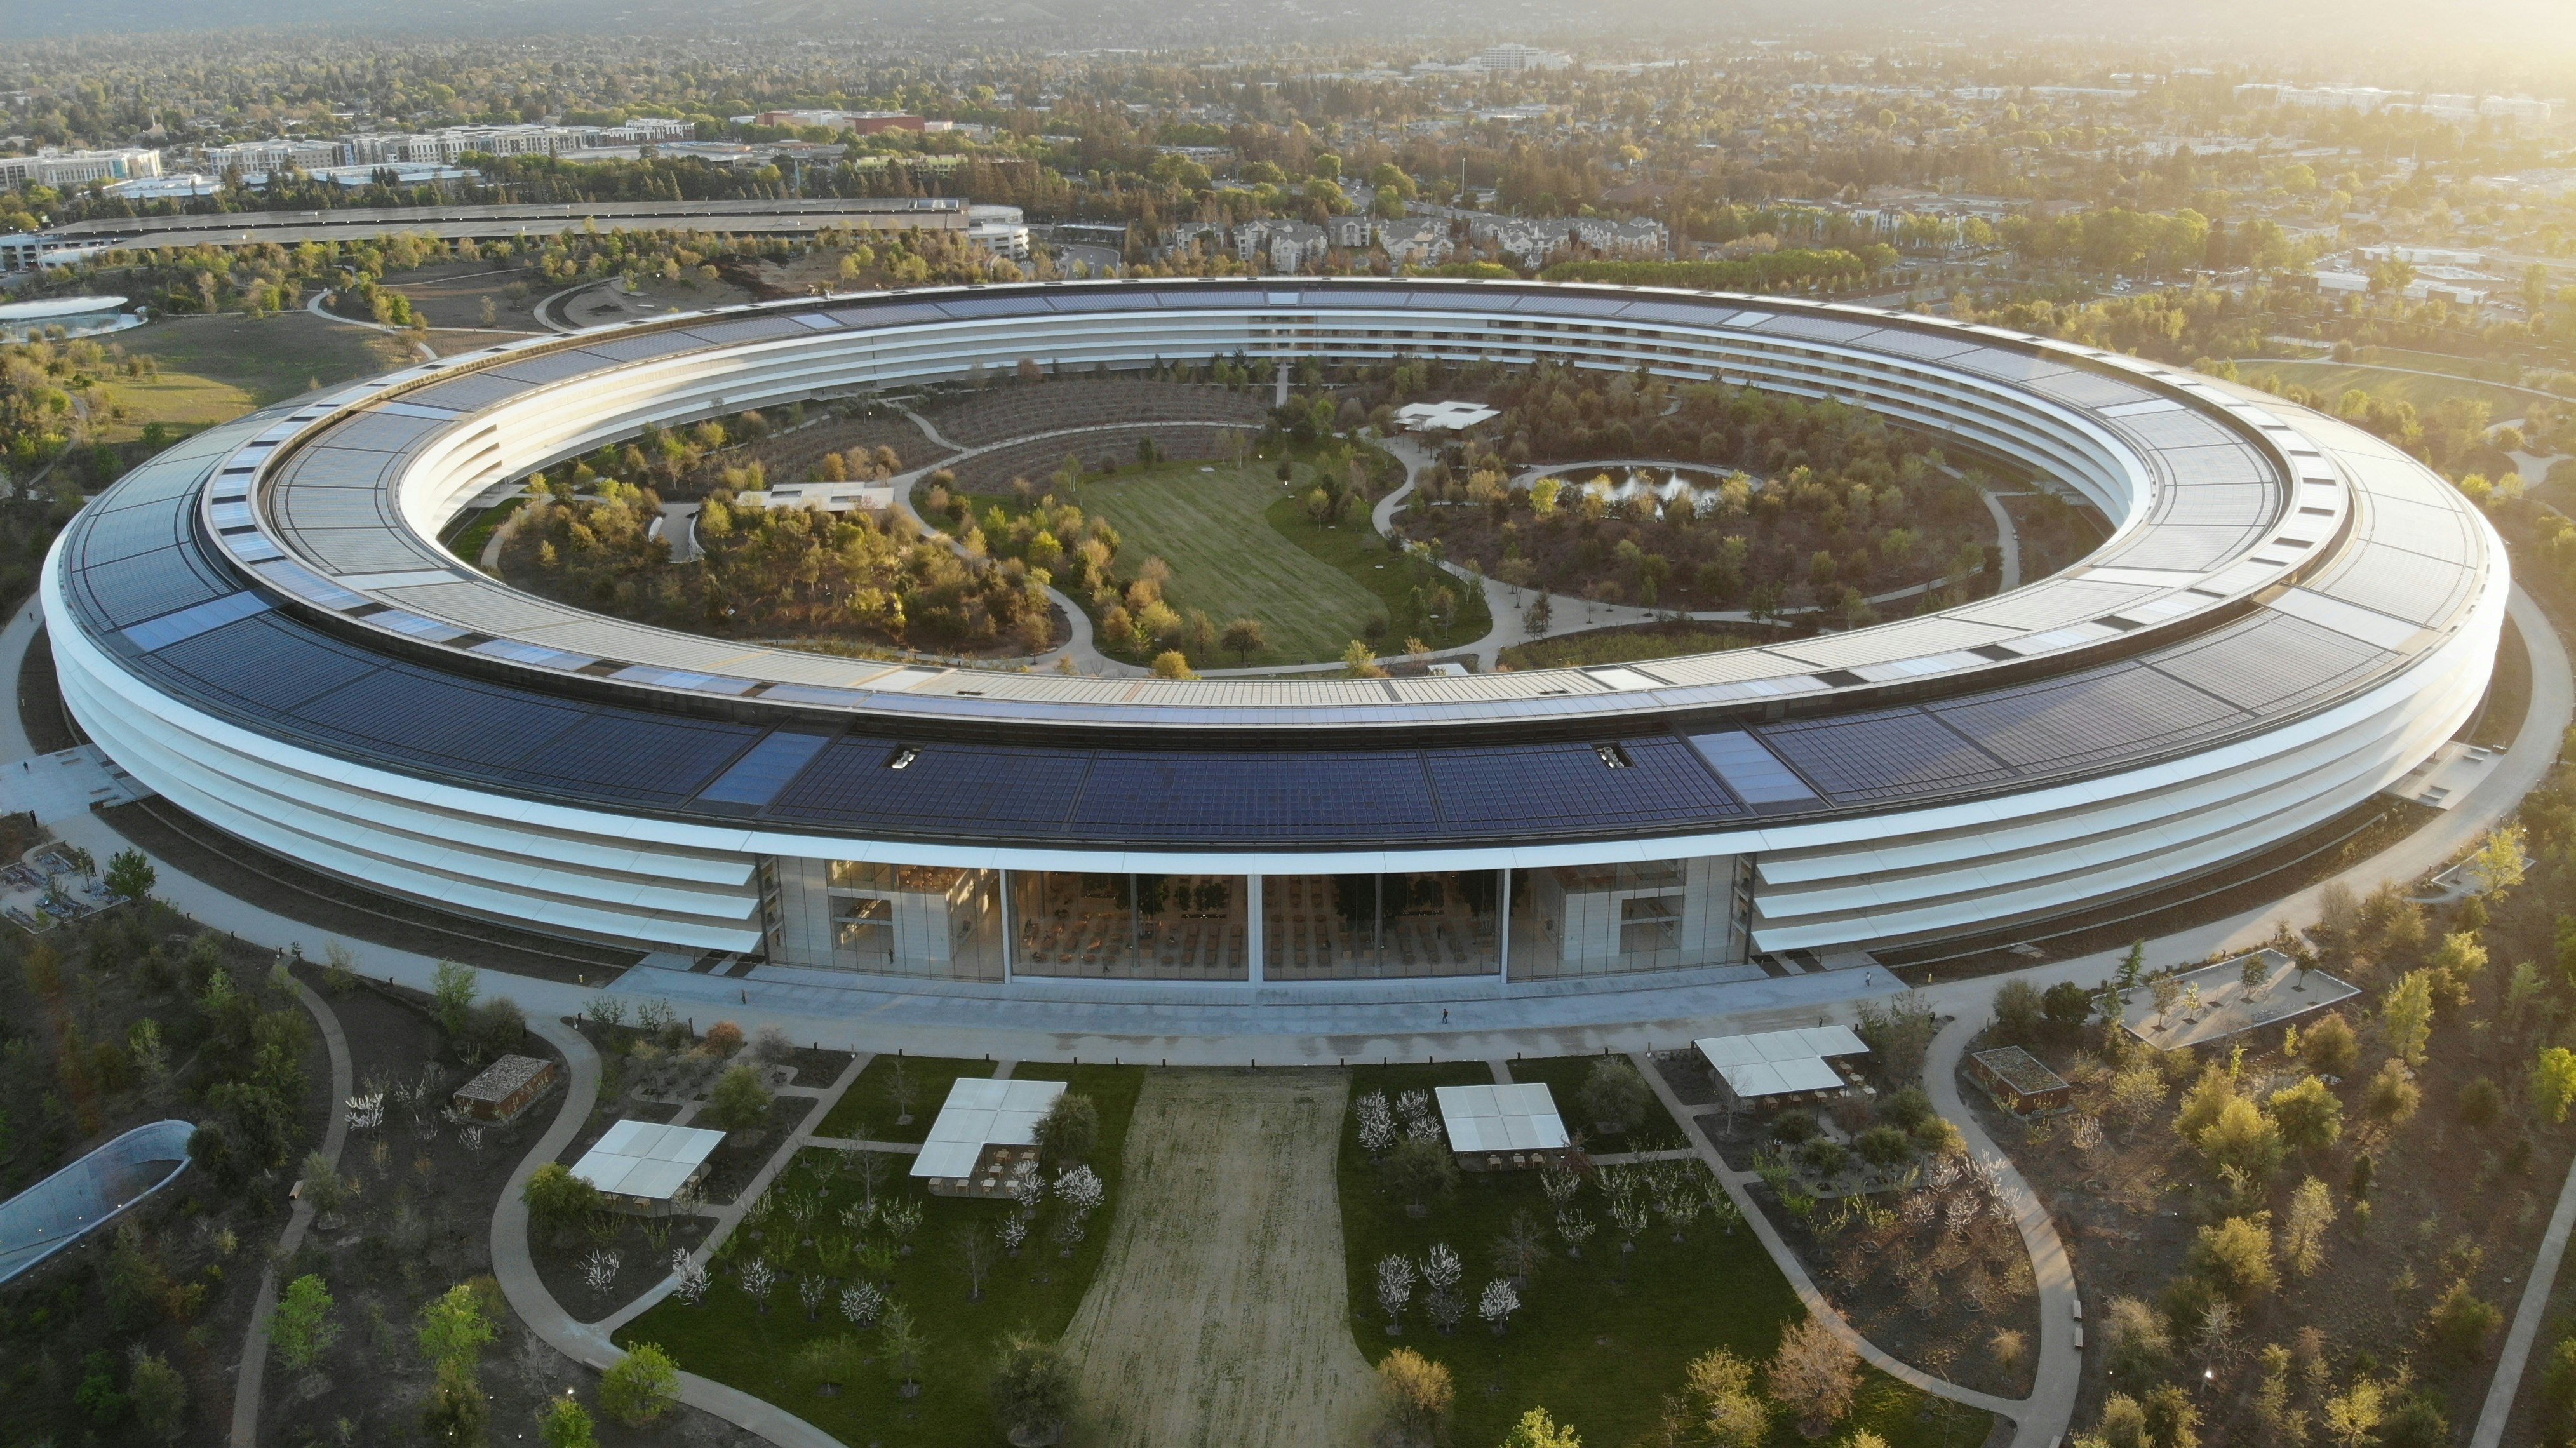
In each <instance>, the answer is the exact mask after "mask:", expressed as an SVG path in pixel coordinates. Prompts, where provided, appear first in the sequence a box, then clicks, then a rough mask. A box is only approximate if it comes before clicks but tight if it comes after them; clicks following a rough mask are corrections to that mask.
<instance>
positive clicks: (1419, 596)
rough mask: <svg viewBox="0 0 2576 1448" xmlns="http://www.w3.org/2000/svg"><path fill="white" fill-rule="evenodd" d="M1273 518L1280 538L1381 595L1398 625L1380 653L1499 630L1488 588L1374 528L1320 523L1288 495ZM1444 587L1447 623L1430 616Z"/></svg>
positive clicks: (1454, 642) (1443, 645)
mask: <svg viewBox="0 0 2576 1448" xmlns="http://www.w3.org/2000/svg"><path fill="white" fill-rule="evenodd" d="M1301 485H1302V479H1301ZM1281 491H1282V492H1286V491H1287V490H1286V489H1281ZM1269 519H1270V526H1271V528H1272V530H1273V531H1275V532H1276V533H1277V534H1278V535H1279V536H1280V537H1283V538H1286V539H1287V540H1288V541H1289V542H1291V543H1294V544H1296V545H1297V546H1298V547H1299V548H1301V549H1303V550H1305V552H1306V553H1307V554H1308V555H1309V556H1311V557H1313V558H1314V559H1315V560H1316V561H1318V562H1321V563H1324V564H1328V565H1330V566H1331V567H1333V568H1336V569H1339V570H1340V571H1341V572H1342V573H1343V574H1344V575H1345V576H1346V577H1348V578H1350V579H1351V580H1352V581H1354V582H1356V583H1357V584H1358V585H1359V586H1360V587H1362V588H1365V589H1367V590H1368V591H1369V592H1370V593H1371V594H1373V595H1374V596H1375V598H1376V601H1377V608H1378V611H1380V612H1382V613H1383V614H1384V615H1385V617H1386V618H1387V619H1388V620H1389V621H1390V623H1391V624H1392V627H1390V628H1389V629H1388V630H1387V635H1386V637H1385V638H1383V639H1381V640H1379V641H1378V643H1377V651H1378V652H1379V653H1380V654H1394V653H1398V652H1401V651H1402V649H1403V647H1404V641H1405V639H1406V638H1407V637H1410V636H1414V635H1417V634H1418V635H1419V636H1420V637H1421V639H1422V641H1423V642H1424V643H1427V644H1429V645H1431V648H1432V650H1433V652H1435V653H1436V652H1439V651H1441V650H1443V649H1453V648H1458V647H1461V646H1462V645H1466V644H1471V643H1474V642H1475V641H1476V640H1478V639H1480V638H1483V637H1484V636H1485V635H1486V634H1488V633H1490V632H1492V631H1493V627H1494V618H1493V614H1492V613H1491V611H1489V610H1488V609H1487V608H1486V607H1485V592H1484V590H1483V589H1481V588H1478V587H1476V586H1475V585H1473V584H1471V583H1468V582H1467V581H1465V580H1464V579H1459V578H1453V577H1451V576H1450V575H1449V574H1447V573H1444V572H1442V571H1441V570H1440V569H1438V568H1436V567H1434V566H1432V565H1431V564H1429V563H1426V562H1424V561H1422V560H1420V559H1418V558H1411V557H1407V556H1406V555H1404V554H1402V553H1400V552H1397V551H1395V550H1394V549H1391V548H1389V547H1388V546H1387V542H1386V540H1385V539H1384V538H1382V537H1380V536H1378V534H1377V533H1376V532H1375V531H1374V530H1373V529H1369V528H1365V527H1358V526H1354V525H1351V524H1343V525H1342V526H1340V527H1335V528H1325V527H1319V526H1318V525H1317V524H1316V523H1315V522H1314V520H1313V519H1311V518H1308V517H1307V516H1306V510H1305V507H1304V505H1303V504H1302V503H1301V502H1300V501H1299V500H1298V498H1297V497H1282V498H1279V499H1277V500H1276V501H1274V502H1272V503H1271V505H1270V508H1269ZM1442 588H1445V589H1447V590H1449V593H1450V595H1451V597H1452V598H1453V599H1454V601H1455V602H1454V608H1453V611H1452V613H1451V616H1450V622H1449V626H1448V627H1446V628H1440V627H1437V626H1435V625H1433V624H1432V623H1430V622H1429V621H1428V619H1426V618H1425V617H1424V612H1425V604H1426V601H1427V600H1428V599H1429V598H1430V596H1431V594H1432V592H1433V590H1435V589H1442ZM1359 637H1360V635H1359V634H1358V633H1356V632H1354V633H1348V634H1344V635H1343V636H1342V639H1341V642H1340V643H1339V644H1338V645H1335V646H1333V647H1330V648H1327V649H1325V650H1324V651H1323V652H1322V653H1320V654H1318V655H1316V656H1315V657H1317V658H1339V657H1340V656H1341V653H1342V650H1344V649H1346V648H1349V647H1350V644H1351V640H1353V639H1355V638H1359Z"/></svg>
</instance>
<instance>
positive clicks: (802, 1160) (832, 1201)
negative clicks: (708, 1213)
mask: <svg viewBox="0 0 2576 1448" xmlns="http://www.w3.org/2000/svg"><path fill="white" fill-rule="evenodd" d="M882 1063H883V1058H880V1059H879V1061H878V1062H877V1063H873V1064H882ZM914 1064H928V1063H921V1062H915V1063H914ZM952 1064H957V1063H952ZM977 1064H980V1063H977ZM1019 1074H1021V1075H1023V1076H1025V1077H1026V1078H1028V1079H1030V1080H1059V1081H1070V1082H1072V1083H1073V1089H1074V1090H1076V1091H1080V1092H1083V1093H1085V1094H1087V1095H1089V1096H1090V1097H1091V1098H1092V1100H1093V1101H1094V1102H1096V1103H1097V1104H1098V1105H1099V1107H1100V1142H1099V1146H1098V1148H1097V1149H1096V1150H1095V1151H1094V1152H1093V1154H1092V1162H1091V1165H1092V1167H1093V1169H1094V1170H1096V1171H1098V1172H1099V1173H1100V1175H1101V1178H1102V1180H1103V1181H1104V1182H1106V1183H1107V1185H1108V1188H1109V1195H1108V1201H1107V1204H1106V1205H1105V1206H1103V1207H1102V1209H1101V1210H1100V1211H1098V1212H1095V1213H1093V1214H1092V1216H1091V1219H1090V1221H1089V1222H1088V1223H1087V1224H1086V1230H1085V1232H1084V1235H1083V1240H1082V1241H1081V1242H1080V1243H1079V1244H1077V1245H1076V1246H1075V1247H1074V1248H1073V1251H1072V1255H1071V1256H1069V1257H1068V1256H1063V1255H1059V1252H1060V1249H1059V1248H1058V1247H1057V1245H1056V1243H1055V1241H1054V1239H1053V1237H1052V1236H1051V1235H1050V1234H1051V1232H1052V1230H1053V1228H1054V1224H1055V1214H1054V1211H1053V1209H1052V1208H1051V1207H1050V1208H1049V1209H1047V1210H1043V1211H1041V1212H1040V1213H1039V1216H1038V1222H1037V1229H1036V1230H1035V1231H1033V1232H1032V1233H1031V1234H1030V1236H1029V1240H1028V1243H1027V1245H1026V1246H1024V1247H1023V1248H1022V1249H1021V1252H1020V1255H1019V1256H1018V1257H1017V1258H1016V1259H1007V1258H1006V1259H1004V1260H1002V1261H1001V1262H1000V1263H999V1264H998V1265H997V1266H996V1267H995V1268H994V1270H993V1273H992V1275H991V1277H990V1278H989V1279H988V1280H987V1281H986V1283H985V1286H984V1293H985V1296H984V1300H983V1301H981V1302H969V1301H967V1277H966V1269H965V1266H964V1264H963V1262H962V1260H961V1259H960V1256H959V1251H958V1240H959V1236H960V1234H961V1233H962V1232H963V1231H965V1230H966V1229H968V1228H970V1227H977V1226H980V1227H982V1228H983V1229H985V1230H987V1231H990V1230H991V1229H992V1228H993V1227H994V1226H995V1225H997V1224H998V1223H999V1222H1000V1221H1001V1220H1002V1218H1003V1217H1004V1216H1005V1215H1007V1214H1008V1213H1009V1212H1010V1211H1011V1210H1012V1209H1011V1208H1010V1206H1009V1205H1008V1204H1007V1203H1003V1202H998V1201H968V1200H962V1199H958V1198H953V1197H933V1196H930V1195H929V1194H927V1193H926V1192H924V1191H922V1190H921V1188H920V1186H919V1185H918V1184H916V1183H914V1182H913V1181H911V1180H910V1179H909V1178H905V1177H898V1178H896V1179H895V1182H894V1184H893V1185H892V1186H891V1187H890V1188H880V1195H881V1196H882V1195H885V1194H887V1193H889V1192H892V1193H896V1194H901V1195H905V1196H910V1197H913V1198H916V1199H918V1200H919V1201H920V1202H921V1203H922V1222H921V1228H920V1230H919V1231H918V1232H916V1233H915V1234H913V1237H912V1243H913V1247H914V1250H913V1252H912V1254H911V1255H909V1256H906V1257H902V1258H900V1259H898V1260H897V1262H896V1264H895V1267H894V1270H893V1272H892V1274H891V1280H892V1283H893V1285H892V1286H891V1287H890V1288H889V1289H887V1296H888V1297H889V1298H891V1299H892V1300H894V1301H896V1302H900V1303H902V1304H903V1305H904V1306H905V1307H907V1308H909V1309H911V1311H912V1312H913V1314H914V1315H915V1317H916V1318H917V1320H918V1322H919V1325H920V1328H921V1330H922V1333H923V1335H924V1336H925V1337H927V1338H928V1339H929V1347H928V1350H927V1351H925V1352H924V1353H923V1355H922V1359H921V1368H920V1382H921V1385H922V1391H921V1395H920V1396H919V1397H916V1398H913V1399H910V1400H906V1399H904V1398H903V1397H902V1396H900V1394H899V1393H898V1391H897V1389H898V1386H899V1384H898V1380H897V1378H896V1376H895V1373H894V1370H893V1366H892V1365H891V1364H888V1363H883V1362H879V1363H875V1364H872V1365H871V1369H870V1373H869V1375H867V1376H866V1377H864V1378H863V1379H862V1380H861V1381H859V1382H857V1383H852V1384H848V1385H846V1386H845V1387H844V1388H843V1390H842V1391H841V1392H840V1393H839V1394H837V1395H835V1396H831V1397H825V1396H823V1395H822V1394H821V1393H820V1392H819V1391H817V1390H816V1389H815V1388H813V1387H812V1386H810V1385H807V1384H805V1383H803V1382H800V1381H798V1380H797V1374H796V1371H795V1359H796V1355H797V1353H798V1351H799V1350H801V1349H802V1348H803V1347H804V1345H805V1344H807V1343H809V1342H812V1341H814V1340H815V1339H817V1338H823V1337H831V1336H835V1335H838V1334H841V1333H845V1332H852V1331H853V1330H852V1329H851V1328H850V1327H849V1325H848V1324H847V1323H846V1322H844V1321H842V1320H841V1318H840V1317H839V1316H838V1314H837V1313H836V1312H835V1311H834V1310H833V1308H832V1306H831V1305H829V1304H826V1306H825V1307H824V1309H823V1311H822V1313H821V1315H820V1317H821V1320H820V1321H817V1322H811V1323H809V1322H807V1321H806V1320H805V1309H804V1307H803V1305H802V1304H801V1303H800V1302H799V1301H798V1299H797V1296H796V1292H795V1282H796V1281H797V1279H798V1278H799V1277H801V1276H804V1275H806V1274H809V1273H817V1272H820V1271H822V1268H821V1266H820V1264H819V1263H818V1262H817V1260H816V1256H815V1250H814V1248H813V1247H812V1246H809V1245H803V1244H795V1245H790V1244H789V1243H788V1240H787V1239H788V1237H790V1236H791V1235H792V1230H791V1229H788V1228H786V1227H785V1226H784V1224H783V1219H782V1218H779V1217H772V1218H771V1219H770V1221H769V1223H767V1224H765V1227H764V1228H761V1229H750V1230H759V1231H761V1232H762V1236H761V1237H760V1238H758V1239H753V1238H752V1237H751V1236H750V1230H746V1231H745V1232H742V1233H739V1234H737V1238H738V1240H740V1242H741V1245H740V1246H738V1247H736V1248H734V1249H733V1250H732V1252H731V1254H730V1256H729V1257H728V1259H727V1260H726V1261H725V1262H723V1263H722V1264H720V1265H719V1268H718V1270H717V1273H716V1283H715V1286H714V1288H713V1290H711V1291H710V1292H709V1293H708V1294H707V1298H706V1300H705V1302H703V1303H701V1304H700V1305H699V1306H696V1307H691V1306H689V1305H688V1304H686V1303H683V1302H680V1301H677V1300H676V1299H675V1300H671V1301H666V1302H663V1303H662V1304H660V1305H659V1306H656V1307H655V1308H654V1309H653V1310H652V1311H650V1312H647V1313H645V1314H644V1315H643V1316H642V1317H639V1318H637V1319H636V1320H635V1321H634V1322H632V1323H629V1324H628V1325H627V1326H626V1327H624V1328H622V1329H620V1330H619V1332H618V1333H617V1341H618V1342H619V1343H620V1344H627V1345H631V1344H633V1343H638V1342H653V1343H659V1344H661V1345H662V1347H663V1348H665V1349H666V1350H668V1351H669V1352H670V1354H671V1356H672V1358H673V1359H674V1360H676V1361H677V1362H678V1363H679V1365H680V1366H681V1367H683V1368H685V1369H687V1370H689V1371H690V1372H694V1373H701V1374H704V1375H706V1376H708V1377H711V1378H714V1379H716V1380H717V1381H719V1382H724V1383H729V1384H731V1385H733V1386H734V1387H737V1388H740V1389H742V1390H743V1391H745V1392H748V1393H752V1394H755V1395H757V1396H759V1397H762V1398H766V1399H768V1400H770V1401H771V1402H774V1403H777V1404H779V1405H780V1406H782V1407H785V1408H787V1409H789V1410H790V1411H792V1412H794V1413H796V1414H797V1415H799V1416H800V1417H803V1418H805V1419H806V1420H807V1421H809V1422H811V1423H813V1424H814V1425H815V1426H817V1427H820V1428H822V1429H823V1430H825V1431H826V1432H829V1433H832V1434H833V1435H835V1436H837V1437H839V1438H840V1439H841V1440H842V1441H843V1442H846V1443H852V1444H860V1443H877V1442H882V1443H886V1444H889V1445H892V1444H902V1445H906V1448H911V1445H937V1448H949V1445H954V1448H989V1445H992V1444H997V1443H1000V1442H1001V1441H1002V1432H1001V1428H1000V1426H999V1425H998V1424H997V1423H996V1422H995V1421H994V1419H993V1414H992V1409H991V1407H990V1405H989V1404H988V1402H987V1400H986V1397H985V1391H986V1383H987V1381H988V1377H989V1372H990V1368H991V1365H992V1362H993V1360H994V1357H995V1355H996V1353H997V1351H998V1348H997V1344H998V1343H999V1341H1000V1339H1001V1337H1002V1335H1003V1334H1004V1333H1006V1332H1009V1331H1012V1330H1014V1329H1026V1330H1028V1331H1031V1332H1034V1333H1036V1334H1038V1335H1039V1336H1041V1337H1046V1338H1055V1337H1060V1336H1062V1335H1063V1333H1064V1330H1065V1327H1066V1325H1067V1324H1069V1323H1070V1322H1071V1321H1072V1320H1073V1313H1074V1309H1075V1308H1076V1307H1078V1306H1080V1305H1081V1302H1082V1298H1083V1294H1084V1293H1085V1292H1087V1291H1089V1290H1090V1287H1091V1278H1092V1274H1093V1273H1094V1272H1096V1271H1097V1270H1098V1269H1099V1266H1100V1255H1101V1252H1102V1249H1103V1248H1104V1246H1105V1245H1106V1244H1107V1242H1108V1240H1109V1234H1110V1226H1111V1220H1112V1214H1113V1213H1115V1212H1116V1211H1117V1209H1118V1203H1119V1178H1120V1166H1121V1157H1122V1153H1123V1152H1124V1150H1125V1147H1126V1141H1127V1123H1128V1120H1129V1118H1130V1117H1131V1116H1132V1115H1133V1114H1134V1111H1135V1107H1136V1093H1137V1090H1138V1088H1139V1087H1140V1086H1141V1085H1142V1084H1143V1082H1144V1076H1145V1072H1144V1068H1142V1067H1137V1066H1128V1067H1110V1066H1077V1067H1071V1068H1061V1067H1042V1066H1030V1067H1028V1068H1026V1069H1024V1070H1023V1071H1022V1072H1020V1073H1019ZM951 1079H953V1075H952V1077H951ZM941 1092H942V1094H945V1092H946V1086H945V1085H944V1084H943V1085H942V1087H941ZM838 1114H839V1113H837V1112H835V1113H834V1115H835V1117H837V1116H838ZM930 1114H931V1113H930V1112H929V1111H927V1110H925V1111H923V1112H922V1113H921V1115H922V1119H923V1120H924V1121H925V1122H926V1121H927V1120H928V1119H929V1116H930ZM817 1188H821V1189H824V1190H826V1191H828V1193H829V1195H828V1196H826V1197H825V1198H824V1202H825V1206H826V1211H825V1212H824V1213H822V1214H818V1216H817V1217H816V1218H815V1240H816V1241H818V1242H825V1243H828V1242H830V1241H832V1240H833V1239H834V1237H836V1236H846V1235H847V1234H846V1233H843V1232H841V1230H840V1228H839V1227H838V1226H837V1225H835V1224H833V1223H832V1221H831V1216H830V1209H831V1208H833V1207H836V1206H837V1205H839V1204H844V1203H847V1202H849V1201H851V1200H853V1199H854V1198H855V1197H856V1195H857V1193H858V1191H859V1184H858V1182H857V1180H856V1179H855V1178H853V1177H851V1176H849V1175H848V1174H847V1173H846V1171H845V1170H844V1169H843V1166H842V1162H841V1158H840V1156H839V1154H838V1153H836V1152H831V1151H824V1150H811V1151H806V1152H803V1153H800V1154H799V1156H798V1158H797V1161H796V1164H795V1166H794V1167H792V1168H791V1169H790V1170H789V1171H788V1172H786V1173H782V1174H781V1176H780V1179H779V1182H778V1184H777V1185H776V1186H773V1187H772V1188H771V1190H772V1191H773V1192H778V1191H782V1190H784V1191H788V1192H805V1191H812V1190H815V1189H817ZM764 1254H765V1255H767V1257H768V1259H769V1261H770V1263H771V1265H772V1266H775V1267H777V1268H779V1269H780V1280H779V1286H778V1289H777V1290H776V1291H775V1292H774V1293H773V1294H772V1295H771V1297H770V1300H769V1309H768V1311H766V1312H762V1311H759V1310H758V1309H757V1308H756V1307H755V1306H754V1304H753V1302H752V1300H751V1298H750V1297H749V1296H748V1295H746V1294H745V1293H744V1292H743V1291H742V1290H741V1288H740V1287H739V1286H738V1285H737V1279H736V1276H735V1273H736V1272H737V1271H738V1270H739V1269H740V1267H741V1266H743V1265H744V1264H745V1263H747V1262H749V1261H750V1259H751V1258H752V1257H753V1256H755V1255H764ZM858 1270H860V1269H858V1268H857V1267H856V1266H855V1265H852V1266H849V1267H845V1268H844V1269H843V1271H842V1273H841V1274H839V1275H841V1276H846V1275H847V1274H849V1273H851V1272H856V1271H858ZM839 1286H840V1283H839V1282H838V1281H835V1283H834V1285H833V1294H834V1297H835V1299H836V1300H837V1297H838V1292H839ZM854 1335H856V1336H858V1337H859V1339H860V1340H861V1342H862V1343H863V1344H864V1345H865V1347H866V1349H867V1350H868V1351H869V1352H871V1353H873V1352H874V1351H875V1350H876V1346H877V1338H876V1335H875V1334H874V1333H872V1332H869V1333H856V1334H854Z"/></svg>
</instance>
